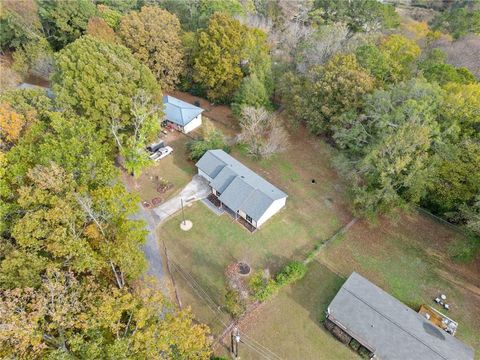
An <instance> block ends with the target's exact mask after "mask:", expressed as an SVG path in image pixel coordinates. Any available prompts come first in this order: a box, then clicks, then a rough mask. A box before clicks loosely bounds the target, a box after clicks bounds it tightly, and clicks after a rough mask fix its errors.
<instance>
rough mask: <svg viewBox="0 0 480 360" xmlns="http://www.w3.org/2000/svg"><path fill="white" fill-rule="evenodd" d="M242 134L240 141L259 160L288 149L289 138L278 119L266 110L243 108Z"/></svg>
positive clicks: (241, 118)
mask: <svg viewBox="0 0 480 360" xmlns="http://www.w3.org/2000/svg"><path fill="white" fill-rule="evenodd" d="M240 127H241V129H242V132H241V133H240V135H239V136H238V140H239V141H240V142H242V143H244V144H246V145H247V148H248V152H249V153H250V154H251V155H253V156H255V157H258V158H262V157H264V158H267V157H269V156H272V155H273V154H276V153H279V152H282V151H284V150H285V149H286V148H287V144H288V136H287V133H286V132H285V130H284V129H283V127H282V124H281V123H280V122H279V120H278V118H277V117H276V116H275V115H274V114H271V113H270V112H268V110H266V109H264V108H255V107H252V106H244V107H242V112H241V117H240Z"/></svg>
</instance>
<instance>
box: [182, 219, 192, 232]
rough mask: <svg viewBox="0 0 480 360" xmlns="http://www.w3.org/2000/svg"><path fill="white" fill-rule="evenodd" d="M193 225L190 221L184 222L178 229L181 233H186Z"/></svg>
mask: <svg viewBox="0 0 480 360" xmlns="http://www.w3.org/2000/svg"><path fill="white" fill-rule="evenodd" d="M192 226H193V223H192V222H191V221H190V220H185V221H182V222H181V223H180V229H182V230H183V231H188V230H190V229H191V228H192Z"/></svg>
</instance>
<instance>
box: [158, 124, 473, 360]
mask: <svg viewBox="0 0 480 360" xmlns="http://www.w3.org/2000/svg"><path fill="white" fill-rule="evenodd" d="M332 153H333V151H332V149H331V148H330V147H329V146H328V145H327V144H325V143H324V142H322V141H321V140H320V139H318V138H314V137H311V136H309V135H308V134H307V133H306V132H305V131H304V130H303V129H298V130H295V131H294V132H292V134H291V144H290V147H289V149H288V151H287V152H285V153H282V154H279V155H277V156H275V157H274V158H273V159H271V160H265V161H255V160H252V159H251V158H249V157H248V156H246V154H245V153H244V151H242V150H241V149H239V148H237V149H234V151H233V152H232V155H233V156H234V157H236V158H237V159H239V160H240V161H242V162H243V163H244V164H245V165H247V166H249V167H250V168H252V169H253V170H255V171H256V172H257V173H259V174H260V175H262V176H263V177H265V178H266V179H267V180H269V181H270V182H272V183H273V184H275V185H276V186H278V187H279V188H281V189H282V190H284V191H285V192H286V193H287V194H288V195H289V198H288V199H287V206H286V207H285V208H284V209H283V210H282V211H281V212H280V213H278V214H277V215H275V216H274V217H273V218H272V219H270V220H269V221H268V222H267V223H266V224H265V225H264V227H262V229H260V230H259V231H257V232H256V233H254V234H250V233H249V232H247V231H246V230H245V229H244V228H243V227H241V226H240V225H239V224H238V223H235V222H234V221H232V219H231V218H230V217H228V216H227V215H222V216H217V215H215V214H214V213H213V212H211V211H210V210H209V209H208V208H207V207H206V206H205V205H204V204H202V203H195V204H194V205H192V206H191V207H189V208H187V209H186V210H185V216H186V218H188V219H190V220H192V222H193V229H192V230H190V231H189V232H183V231H181V230H180V228H179V224H180V221H181V214H177V215H176V216H174V217H173V218H172V219H170V220H169V221H168V222H166V223H165V224H163V225H162V226H161V227H160V228H159V233H158V234H159V239H160V240H161V241H162V240H163V241H165V243H166V245H167V248H168V251H169V255H170V257H171V258H172V260H173V261H174V263H175V265H174V268H173V269H172V272H173V276H174V278H175V281H176V284H177V288H178V292H179V295H180V299H181V301H182V305H183V306H191V307H192V310H193V312H194V314H195V316H196V317H197V319H198V320H199V321H202V322H205V323H207V324H208V325H210V327H211V329H212V333H213V334H214V335H218V334H220V333H221V332H222V330H223V328H224V325H225V324H226V323H228V322H229V320H230V319H229V317H228V315H226V314H224V313H223V312H222V311H220V310H219V309H218V308H217V307H216V305H220V306H222V305H223V297H224V291H225V279H224V271H225V267H226V266H227V265H228V264H231V263H233V262H237V261H246V262H247V263H249V264H250V265H251V266H252V268H253V270H254V271H255V270H258V269H264V268H268V269H269V270H270V271H271V272H272V273H274V272H275V271H277V270H278V269H279V268H280V267H281V266H282V265H284V264H285V263H286V262H288V261H291V260H293V259H303V258H304V257H305V255H306V254H307V253H308V251H310V250H311V249H312V248H313V247H314V246H315V245H316V244H318V243H319V242H322V241H324V240H326V239H328V238H329V237H330V236H331V235H332V234H334V233H335V232H336V230H337V229H339V228H340V227H342V226H343V225H345V224H346V223H348V222H349V221H350V220H351V218H352V215H351V213H350V212H349V202H348V200H347V199H346V196H345V192H346V191H345V190H346V188H347V186H348V184H343V183H342V181H341V179H339V178H338V175H337V174H336V172H335V171H334V170H333V169H332V167H331V158H332ZM177 155H178V152H177ZM177 164H181V166H180V167H178V168H177V169H176V170H175V171H178V172H179V173H180V174H181V173H184V175H181V176H180V177H179V178H185V179H189V177H191V175H192V174H193V173H195V168H194V166H193V163H191V162H188V161H186V160H182V159H178V160H177ZM172 166H174V167H175V166H176V165H175V163H172ZM313 179H314V180H315V183H312V180H313ZM186 182H187V180H185V183H186ZM459 237H460V235H459V234H458V233H456V232H454V231H452V230H451V229H449V228H448V227H446V226H445V225H443V224H440V223H438V222H436V221H434V220H433V219H431V218H429V217H426V216H424V215H421V214H417V213H413V214H404V215H402V216H400V217H399V218H397V219H387V218H380V219H379V220H378V221H377V223H375V224H373V225H369V224H368V223H366V222H364V221H360V222H357V224H355V225H354V226H353V227H352V228H350V229H349V231H348V232H347V234H346V235H344V236H343V237H340V238H338V239H337V240H336V241H334V242H332V243H330V244H329V246H328V247H325V248H324V249H323V250H322V252H321V253H320V254H319V255H318V256H317V258H316V259H315V261H314V262H313V263H312V264H311V265H310V266H309V271H308V274H307V276H306V277H305V278H304V279H303V280H301V281H300V282H298V283H296V284H294V285H293V286H290V287H287V288H285V289H282V290H281V291H280V293H279V294H278V295H277V296H275V297H274V298H273V299H271V300H270V301H268V302H267V303H265V304H263V305H262V306H261V307H260V308H258V309H257V310H255V311H254V312H253V313H252V314H251V316H249V317H248V318H247V319H246V321H244V322H242V326H241V330H242V331H243V332H244V333H245V334H246V335H247V336H248V337H249V338H250V339H253V340H255V341H257V342H259V343H260V344H262V346H266V347H268V348H269V349H271V350H273V351H274V352H275V353H276V354H278V356H280V358H283V359H351V358H356V355H355V354H354V353H353V352H351V351H350V350H349V349H348V348H347V347H345V346H343V345H342V344H340V343H339V342H338V341H336V340H335V339H334V338H333V337H332V336H331V335H330V334H329V333H328V332H326V330H325V329H324V328H323V325H322V323H321V321H322V319H323V317H324V313H325V310H326V307H327V305H328V304H329V302H330V301H331V299H333V297H334V296H335V294H336V292H337V290H338V288H339V287H340V286H341V285H342V284H343V282H344V281H345V279H346V278H347V277H348V275H349V274H350V273H351V272H352V271H357V272H359V273H360V274H362V275H364V276H365V277H367V278H368V279H369V280H371V281H372V282H374V283H376V284H377V285H379V286H380V287H382V288H383V289H385V290H386V291H388V292H389V293H391V294H392V295H393V296H395V297H397V298H398V299H399V300H401V301H403V302H404V303H406V304H407V305H409V306H411V307H412V308H414V309H417V308H418V307H419V306H420V305H421V304H423V303H425V304H430V305H431V304H432V299H433V298H434V297H436V296H438V295H439V294H440V293H445V294H447V298H448V301H449V302H450V304H451V306H452V309H451V311H450V312H449V316H451V317H452V318H453V319H455V320H457V321H458V322H459V331H458V337H459V338H460V339H462V340H463V341H465V342H466V343H468V344H469V345H471V346H473V347H474V348H475V349H476V352H477V353H478V351H480V343H479V338H480V337H479V334H480V325H478V324H480V318H479V316H480V315H479V314H480V312H479V311H478V309H479V308H480V302H479V299H480V297H479V296H480V289H479V287H480V283H479V281H480V280H479V276H478V274H480V265H479V264H480V262H479V261H476V262H473V263H471V264H459V263H455V262H452V261H451V260H450V258H449V256H448V250H449V248H450V247H451V246H452V244H454V243H455V242H456V241H457V240H458V239H459ZM186 279H188V281H187V280H186ZM192 283H193V284H194V286H193V287H192ZM199 289H200V290H199ZM217 350H218V352H219V353H225V351H226V348H225V346H223V347H222V346H221V345H220V346H219V347H218V348H217ZM241 356H242V359H260V358H262V356H261V355H259V353H257V352H256V351H254V350H253V349H251V348H249V347H248V346H243V348H242V354H241Z"/></svg>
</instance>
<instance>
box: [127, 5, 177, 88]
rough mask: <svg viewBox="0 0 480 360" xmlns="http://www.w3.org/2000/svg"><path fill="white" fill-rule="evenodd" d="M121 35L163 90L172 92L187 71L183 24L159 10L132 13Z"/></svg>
mask: <svg viewBox="0 0 480 360" xmlns="http://www.w3.org/2000/svg"><path fill="white" fill-rule="evenodd" d="M119 35H120V37H121V39H122V42H123V43H124V44H125V46H126V47H128V48H129V49H130V50H131V51H132V53H133V54H134V56H135V57H136V58H137V59H138V60H140V62H142V63H143V64H145V65H146V66H148V68H149V69H150V70H151V71H152V73H153V74H154V75H155V77H156V78H157V80H158V82H159V84H160V87H161V88H162V90H172V89H173V87H174V86H175V84H177V83H178V80H179V76H180V74H181V73H182V72H183V70H184V64H183V53H184V50H183V46H182V41H181V38H180V22H179V21H178V19H177V17H176V16H175V15H173V14H171V13H169V12H168V11H166V10H162V9H160V8H158V7H150V6H144V7H143V8H142V9H141V11H140V12H137V11H132V12H130V13H129V14H127V15H125V16H124V17H123V18H122V20H121V23H120V28H119Z"/></svg>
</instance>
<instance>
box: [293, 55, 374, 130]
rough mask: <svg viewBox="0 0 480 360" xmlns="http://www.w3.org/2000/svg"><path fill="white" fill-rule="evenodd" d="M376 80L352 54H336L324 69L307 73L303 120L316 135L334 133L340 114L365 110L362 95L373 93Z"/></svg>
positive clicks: (301, 95)
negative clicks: (362, 108)
mask: <svg viewBox="0 0 480 360" xmlns="http://www.w3.org/2000/svg"><path fill="white" fill-rule="evenodd" d="M373 88H374V81H373V78H372V77H371V76H370V75H369V74H368V73H367V72H366V71H365V70H364V69H363V68H362V67H361V66H360V65H358V63H357V61H356V59H355V56H353V55H336V56H334V57H333V58H332V59H331V60H330V61H329V62H328V63H327V64H326V65H325V66H315V67H314V68H312V69H311V70H310V71H309V73H308V74H307V79H306V86H305V88H303V89H302V87H300V88H299V90H300V91H301V92H302V93H301V94H298V96H300V97H302V98H303V100H302V102H303V104H304V106H303V110H302V113H301V116H302V118H303V119H304V120H305V121H306V123H307V125H308V127H309V129H310V131H312V132H313V133H315V134H320V133H325V132H329V131H331V128H332V126H334V125H335V124H336V123H337V122H338V121H339V118H340V116H341V115H343V114H344V113H345V112H348V111H357V110H359V109H360V108H361V107H362V104H363V96H364V95H366V94H368V93H370V92H371V91H373Z"/></svg>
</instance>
